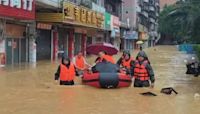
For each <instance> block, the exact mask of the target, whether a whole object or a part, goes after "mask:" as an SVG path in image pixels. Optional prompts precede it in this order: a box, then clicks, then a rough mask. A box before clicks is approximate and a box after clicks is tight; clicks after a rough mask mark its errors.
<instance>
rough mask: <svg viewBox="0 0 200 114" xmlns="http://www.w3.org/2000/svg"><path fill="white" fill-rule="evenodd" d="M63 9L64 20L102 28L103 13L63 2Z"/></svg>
mask: <svg viewBox="0 0 200 114" xmlns="http://www.w3.org/2000/svg"><path fill="white" fill-rule="evenodd" d="M63 11H64V19H65V21H73V22H75V23H78V24H84V25H89V26H94V27H98V28H103V24H104V15H103V14H101V13H98V12H96V11H92V10H89V9H87V8H84V7H79V6H76V5H74V4H72V3H66V4H64V10H63Z"/></svg>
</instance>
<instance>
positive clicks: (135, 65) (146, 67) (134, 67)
mask: <svg viewBox="0 0 200 114" xmlns="http://www.w3.org/2000/svg"><path fill="white" fill-rule="evenodd" d="M139 57H144V60H143V61H139V60H138V58H139ZM131 76H133V77H134V78H135V82H134V87H149V86H150V84H149V80H150V81H151V83H154V82H155V77H154V72H153V69H152V67H151V65H150V62H149V60H148V57H147V55H146V53H145V52H144V51H140V52H139V53H138V55H137V57H136V60H135V61H134V62H132V63H131Z"/></svg>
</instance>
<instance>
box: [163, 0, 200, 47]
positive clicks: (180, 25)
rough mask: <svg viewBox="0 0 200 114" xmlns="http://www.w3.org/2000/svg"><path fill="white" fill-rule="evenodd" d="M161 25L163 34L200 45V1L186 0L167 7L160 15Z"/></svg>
mask: <svg viewBox="0 0 200 114" xmlns="http://www.w3.org/2000/svg"><path fill="white" fill-rule="evenodd" d="M159 25H160V26H159V31H160V32H161V33H162V34H167V35H171V36H173V37H174V38H176V40H179V41H180V40H182V41H188V42H193V43H200V1H199V0H185V1H179V2H177V3H176V4H174V5H171V6H166V7H165V8H164V10H163V11H162V12H161V13H160V17H159Z"/></svg>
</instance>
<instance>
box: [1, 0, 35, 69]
mask: <svg viewBox="0 0 200 114" xmlns="http://www.w3.org/2000/svg"><path fill="white" fill-rule="evenodd" d="M24 3H25V4H24ZM16 12H17V13H16ZM0 17H4V18H0V66H4V65H6V64H18V63H23V62H30V61H32V58H34V57H33V56H34V54H33V53H34V50H33V48H32V47H33V46H34V42H35V41H34V36H35V26H34V20H35V0H31V1H29V2H27V1H26V0H15V1H13V0H3V1H1V4H0Z"/></svg>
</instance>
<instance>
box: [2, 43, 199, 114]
mask: <svg viewBox="0 0 200 114" xmlns="http://www.w3.org/2000/svg"><path fill="white" fill-rule="evenodd" d="M146 52H147V54H148V55H149V59H150V61H151V64H152V66H153V69H154V72H155V77H156V82H155V88H154V89H150V88H142V89H137V88H133V87H132V86H131V87H129V88H121V89H98V88H94V87H89V86H86V85H81V81H80V79H78V78H77V80H76V85H75V86H72V87H67V86H59V85H57V84H55V82H54V73H55V71H56V70H57V66H58V64H57V63H50V62H44V61H43V62H39V63H38V64H37V65H36V66H34V65H21V66H20V67H18V68H14V67H8V68H4V69H1V70H0V94H1V97H0V107H1V108H0V114H161V113H162V114H200V110H199V107H200V98H194V94H195V93H200V77H193V76H190V75H186V74H185V72H186V68H185V63H184V59H186V57H187V55H186V54H184V53H181V52H178V51H177V49H176V47H173V46H162V47H161V46H158V47H154V48H149V49H147V50H146ZM134 56H135V54H134ZM116 58H117V57H116ZM89 60H90V63H92V62H93V61H94V58H91V59H89ZM164 87H173V88H175V90H177V91H178V92H179V94H178V95H174V94H172V95H170V96H168V95H164V94H161V93H160V90H161V88H164ZM147 91H151V92H153V93H156V94H157V95H158V96H156V97H146V96H141V95H140V94H139V93H142V92H147Z"/></svg>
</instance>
